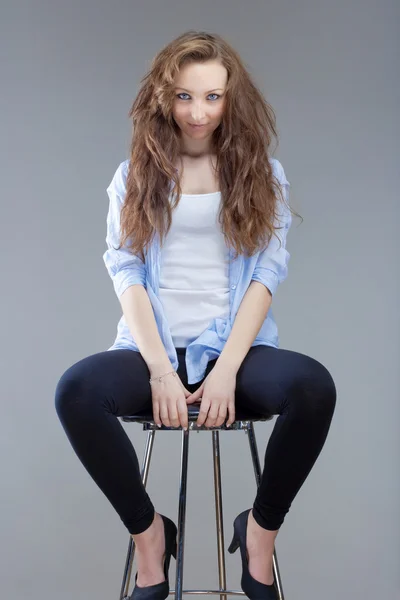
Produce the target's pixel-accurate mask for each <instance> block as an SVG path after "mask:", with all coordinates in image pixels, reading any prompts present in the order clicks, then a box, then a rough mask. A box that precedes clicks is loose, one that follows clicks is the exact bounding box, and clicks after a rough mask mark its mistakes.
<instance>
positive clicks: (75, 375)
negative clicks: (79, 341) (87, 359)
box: [54, 361, 101, 418]
mask: <svg viewBox="0 0 400 600" xmlns="http://www.w3.org/2000/svg"><path fill="white" fill-rule="evenodd" d="M96 388H97V386H96V384H95V381H94V379H93V377H91V374H90V373H89V372H88V371H87V370H85V369H84V368H82V361H79V362H77V363H75V364H74V365H72V366H71V367H69V368H68V369H67V370H66V371H65V372H64V373H63V374H62V375H61V377H60V379H59V380H58V383H57V385H56V389H55V397H54V404H55V408H56V411H57V414H58V416H59V417H60V418H63V417H65V416H66V415H67V414H69V413H70V412H76V410H77V409H78V410H82V409H84V410H85V411H87V410H88V408H89V407H94V405H95V402H93V400H95V399H97V400H98V399H99V398H100V397H101V396H99V394H98V393H96Z"/></svg>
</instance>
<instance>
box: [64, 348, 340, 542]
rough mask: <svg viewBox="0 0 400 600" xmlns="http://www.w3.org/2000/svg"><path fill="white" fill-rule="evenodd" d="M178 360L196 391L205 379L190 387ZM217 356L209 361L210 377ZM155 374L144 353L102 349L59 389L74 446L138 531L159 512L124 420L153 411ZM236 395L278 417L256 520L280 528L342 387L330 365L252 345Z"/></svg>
mask: <svg viewBox="0 0 400 600" xmlns="http://www.w3.org/2000/svg"><path fill="white" fill-rule="evenodd" d="M178 359H179V367H178V374H179V376H180V378H181V380H182V383H183V384H184V385H185V387H187V389H188V390H189V391H190V392H194V391H195V390H196V389H197V388H198V387H199V386H200V384H201V383H202V381H204V379H203V380H202V381H200V382H198V383H195V384H188V382H187V373H186V364H185V349H184V348H183V349H178ZM216 360H217V359H215V360H212V361H210V362H209V363H208V365H207V370H206V373H205V377H206V376H207V375H208V373H209V372H210V371H211V369H212V368H213V366H214V365H215V363H216ZM149 376H150V374H149V370H148V367H147V364H146V362H145V361H144V359H143V357H142V355H141V354H140V353H139V352H135V351H133V350H127V349H126V350H125V349H123V350H109V351H103V352H99V353H97V354H93V355H90V356H87V357H86V358H83V359H81V360H79V361H78V362H77V363H75V364H74V365H72V366H71V367H69V368H68V369H67V370H66V371H65V373H64V374H63V375H62V376H61V378H60V380H59V382H58V384H57V387H56V392H55V405H56V410H57V414H58V416H59V419H60V421H61V423H62V426H63V428H64V430H65V432H66V434H67V436H68V439H69V441H70V443H71V444H72V447H73V449H74V451H75V452H76V454H77V456H78V458H79V459H80V461H81V462H82V463H83V465H84V467H85V468H86V470H87V471H88V473H89V474H90V476H91V477H92V478H93V480H94V481H95V482H96V484H97V485H98V486H99V488H100V489H101V490H102V491H103V493H104V494H105V495H106V497H107V498H108V500H109V501H110V502H111V504H112V506H113V507H114V508H115V510H116V511H117V513H118V515H119V516H120V518H121V520H122V522H123V523H124V525H125V526H126V528H127V529H128V531H129V532H130V533H131V534H136V533H141V532H142V531H145V530H146V529H147V528H148V527H149V526H150V525H151V523H152V520H153V518H154V511H155V509H154V506H153V504H152V501H151V499H150V497H149V496H148V494H147V492H146V489H145V487H144V485H143V482H142V479H141V475H140V467H139V463H138V459H137V455H136V452H135V449H134V447H133V445H132V443H131V441H130V439H129V437H128V436H127V434H126V432H125V430H124V427H123V426H122V424H121V422H120V421H119V419H118V417H121V416H123V415H132V414H134V413H135V412H137V411H140V410H142V409H145V408H149V407H150V408H152V401H151V384H150V383H149ZM235 398H236V400H235V405H236V407H238V406H243V407H245V406H247V407H249V408H250V409H252V410H254V411H257V412H259V413H261V414H264V413H269V414H274V415H279V416H278V418H277V419H276V422H275V425H274V428H273V430H272V433H271V435H270V438H269V441H268V444H267V448H266V451H265V458H264V468H263V473H262V478H261V484H260V486H259V487H258V489H257V495H256V497H255V500H254V504H253V515H254V518H255V520H256V521H257V523H258V524H259V525H260V526H261V527H263V528H265V529H269V530H276V529H279V527H280V526H281V524H282V523H283V520H284V518H285V515H286V513H287V512H288V511H289V508H290V506H291V504H292V501H293V499H294V497H295V496H296V494H297V492H298V491H299V489H300V487H301V486H302V484H303V483H304V481H305V479H306V477H307V476H308V474H309V472H310V471H311V469H312V467H313V465H314V463H315V461H316V459H317V457H318V455H319V454H320V452H321V450H322V447H323V445H324V443H325V439H326V436H327V434H328V430H329V427H330V424H331V420H332V416H333V412H334V409H335V404H336V387H335V384H334V382H333V379H332V376H331V375H330V373H329V371H328V370H327V369H326V367H324V366H323V365H322V364H321V363H320V362H318V361H317V360H315V359H313V358H310V357H309V356H306V355H304V354H300V353H298V352H294V351H291V350H285V349H282V348H274V347H272V346H252V347H251V348H250V350H249V352H248V353H247V355H246V357H245V359H244V360H243V362H242V364H241V366H240V368H239V371H238V373H237V376H236V392H235ZM234 435H235V434H234Z"/></svg>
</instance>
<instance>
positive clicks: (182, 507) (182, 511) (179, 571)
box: [175, 429, 190, 600]
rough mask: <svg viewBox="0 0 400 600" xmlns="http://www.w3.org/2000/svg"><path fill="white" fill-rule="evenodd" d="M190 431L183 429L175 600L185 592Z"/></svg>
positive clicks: (180, 599) (180, 597)
mask: <svg viewBox="0 0 400 600" xmlns="http://www.w3.org/2000/svg"><path fill="white" fill-rule="evenodd" d="M189 433H190V429H188V430H187V431H185V430H184V429H182V453H181V474H180V482H179V511H178V551H177V554H176V577H175V600H182V592H183V558H184V543H185V520H186V489H187V471H188V454H189Z"/></svg>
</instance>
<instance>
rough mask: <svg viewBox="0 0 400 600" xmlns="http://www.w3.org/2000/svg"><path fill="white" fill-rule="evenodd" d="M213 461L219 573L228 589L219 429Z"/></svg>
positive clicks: (214, 437)
mask: <svg viewBox="0 0 400 600" xmlns="http://www.w3.org/2000/svg"><path fill="white" fill-rule="evenodd" d="M212 445H213V461H214V490H215V516H216V526H217V543H218V573H219V588H220V589H222V590H226V570H225V547H224V522H223V513H222V487H221V456H220V446H219V431H218V430H217V431H213V432H212ZM219 598H220V600H227V598H228V596H227V595H226V594H220V596H219Z"/></svg>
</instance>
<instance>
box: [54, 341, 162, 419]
mask: <svg viewBox="0 0 400 600" xmlns="http://www.w3.org/2000/svg"><path fill="white" fill-rule="evenodd" d="M149 377H150V375H149V369H148V367H147V364H146V362H145V360H144V359H143V357H142V355H141V354H140V353H139V352H135V351H133V350H128V349H118V350H109V351H108V350H106V351H103V352H98V353H96V354H91V355H90V356H86V357H85V358H82V359H81V360H79V361H78V362H76V363H75V364H73V365H72V366H70V367H69V368H68V369H67V370H66V371H65V372H64V373H63V375H62V376H61V378H60V380H59V381H58V383H57V388H56V406H57V409H59V410H60V409H63V408H64V409H65V408H68V405H69V404H70V403H72V404H73V403H75V404H76V402H77V401H81V402H83V403H84V404H85V405H86V406H87V405H88V404H89V405H91V406H92V407H93V408H95V407H99V405H102V407H103V408H106V410H107V411H108V412H111V413H112V414H114V415H116V416H123V415H128V414H133V413H134V412H135V411H139V410H142V409H145V408H146V407H151V406H152V398H151V384H150V383H149Z"/></svg>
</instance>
